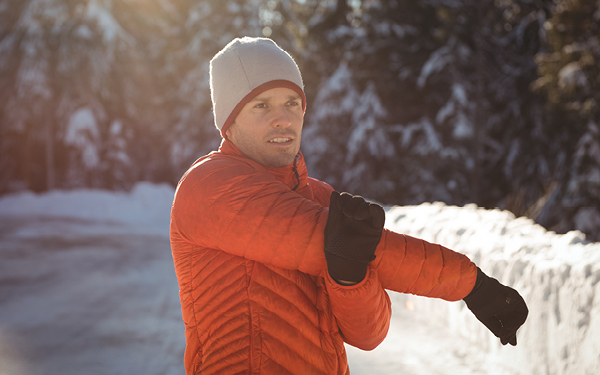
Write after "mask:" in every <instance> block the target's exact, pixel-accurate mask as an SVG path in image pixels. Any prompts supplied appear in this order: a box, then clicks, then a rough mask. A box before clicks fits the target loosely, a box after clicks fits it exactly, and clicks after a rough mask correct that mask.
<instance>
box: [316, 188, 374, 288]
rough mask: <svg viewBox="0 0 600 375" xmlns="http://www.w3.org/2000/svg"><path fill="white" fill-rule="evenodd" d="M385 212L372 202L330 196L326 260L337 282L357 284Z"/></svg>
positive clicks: (355, 197)
mask: <svg viewBox="0 0 600 375" xmlns="http://www.w3.org/2000/svg"><path fill="white" fill-rule="evenodd" d="M384 223H385V212H384V210H383V208H382V207H381V206H380V205H378V204H375V203H371V202H367V201H365V200H364V198H363V197H361V196H358V195H352V194H348V193H341V194H340V193H338V192H337V191H334V192H333V193H331V197H330V200H329V217H328V218H327V225H326V226H325V259H326V260H327V269H328V270H329V275H331V277H332V278H333V279H335V280H336V281H350V282H355V283H357V282H360V281H361V280H362V279H364V277H365V275H366V273H367V267H368V265H369V262H371V261H372V260H373V259H375V248H376V247H377V245H378V244H379V240H380V239H381V233H382V232H383V224H384Z"/></svg>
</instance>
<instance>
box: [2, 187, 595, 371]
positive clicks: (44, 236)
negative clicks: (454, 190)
mask: <svg viewBox="0 0 600 375" xmlns="http://www.w3.org/2000/svg"><path fill="white" fill-rule="evenodd" d="M173 194H174V191H173V188H172V187H171V186H169V185H156V184H151V183H147V182H144V183H138V184H137V185H135V186H134V188H133V189H132V190H131V191H130V192H107V191H102V190H89V189H88V190H73V191H52V192H49V193H45V194H37V195H36V194H33V193H29V192H23V193H18V194H14V195H9V196H4V197H2V198H0V311H2V314H0V363H2V366H0V374H1V375H5V374H11V375H21V374H23V375H25V374H27V375H31V374H49V373H61V374H79V373H86V374H104V373H112V374H120V373H123V374H130V373H146V374H165V373H168V374H177V373H180V374H181V373H183V357H182V356H183V345H184V335H183V323H182V322H181V314H180V306H179V298H178V295H177V284H176V279H175V274H174V269H173V264H172V259H171V256H170V249H169V244H168V225H169V211H170V206H171V202H172V198H173ZM386 211H387V218H386V220H387V223H386V226H387V227H388V228H389V229H392V230H395V231H399V232H402V233H406V234H408V235H413V236H415V237H420V238H423V239H426V240H428V241H431V242H435V243H441V244H443V245H445V246H447V247H449V248H452V249H454V250H456V251H459V252H463V253H465V254H467V255H468V256H469V257H470V258H471V259H472V260H473V261H475V262H476V263H477V264H478V265H479V266H480V267H481V268H482V269H483V270H484V271H485V272H486V273H487V274H489V275H491V276H493V277H495V278H497V279H499V280H500V281H501V282H503V283H505V284H507V285H510V286H512V287H514V288H516V289H517V290H519V292H520V293H521V294H522V295H523V297H524V299H525V300H526V302H527V304H528V307H529V310H530V315H529V318H528V320H527V322H526V323H525V325H524V326H523V327H522V328H521V330H520V331H519V333H518V345H517V346H516V347H510V346H509V347H504V346H501V345H500V343H499V340H497V339H496V338H495V337H493V335H492V334H491V333H490V332H489V331H488V330H487V329H486V328H485V327H483V325H482V324H481V323H479V322H478V321H477V320H476V319H475V318H474V317H473V316H472V314H471V313H470V312H469V311H468V309H466V307H465V305H464V303H463V302H445V301H441V300H435V299H426V298H422V297H417V296H412V295H403V294H398V293H390V297H391V299H392V303H393V318H392V323H391V328H390V332H389V334H388V337H387V338H386V340H385V341H384V343H383V344H381V345H380V346H379V347H378V348H377V349H375V350H374V351H371V352H363V351H360V350H358V349H355V348H352V347H348V348H347V349H348V358H349V362H350V366H351V371H352V374H353V375H360V374H374V373H377V374H379V373H381V374H384V373H399V374H404V375H421V374H483V375H486V374H487V375H499V374H515V375H530V374H531V375H537V374H565V375H567V374H568V375H570V374H573V375H575V374H577V375H580V374H596V373H598V370H599V369H600V356H599V355H598V353H600V298H598V297H596V296H597V295H600V290H599V289H598V288H600V286H599V285H600V283H599V281H600V243H588V242H587V241H586V240H585V236H584V235H583V234H582V233H581V232H578V231H573V232H569V233H567V234H564V235H557V234H555V233H553V232H548V231H546V230H545V229H544V228H542V227H541V226H539V225H536V224H534V223H533V222H532V221H531V220H529V219H525V218H515V217H514V216H513V215H512V214H511V213H509V212H506V211H500V210H484V209H481V208H478V207H476V206H474V205H468V206H465V207H451V206H446V205H445V204H442V203H433V204H429V203H427V204H421V205H419V206H408V207H397V206H396V207H388V208H386ZM157 353H160V355H156V354H157Z"/></svg>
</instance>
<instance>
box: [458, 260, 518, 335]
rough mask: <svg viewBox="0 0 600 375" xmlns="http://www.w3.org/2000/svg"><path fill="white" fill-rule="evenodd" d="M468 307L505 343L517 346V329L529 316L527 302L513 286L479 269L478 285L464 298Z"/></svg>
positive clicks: (476, 283)
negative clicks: (508, 285) (501, 282)
mask: <svg viewBox="0 0 600 375" xmlns="http://www.w3.org/2000/svg"><path fill="white" fill-rule="evenodd" d="M464 301H465V302H466V303H467V307H468V308H469V310H471V312H472V313H473V314H474V315H475V317H476V318H477V319H479V321H480V322H481V323H483V324H484V325H485V326H486V327H487V328H488V329H489V330H490V331H492V333H493V334H494V335H496V337H499V338H500V342H501V343H502V345H506V344H508V343H510V344H511V345H512V346H516V345H517V330H518V329H519V327H521V326H522V325H523V323H525V320H526V319H527V314H528V313H529V310H527V305H526V304H525V301H524V300H523V297H521V295H520V294H519V292H517V291H516V290H514V289H513V288H510V287H507V286H505V285H502V284H500V282H498V280H496V279H494V278H491V277H489V276H487V275H486V274H485V273H483V272H482V271H481V270H480V269H479V267H478V268H477V281H476V282H475V287H474V288H473V290H472V291H471V293H469V295H468V296H466V297H465V298H464Z"/></svg>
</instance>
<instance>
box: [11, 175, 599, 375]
mask: <svg viewBox="0 0 600 375" xmlns="http://www.w3.org/2000/svg"><path fill="white" fill-rule="evenodd" d="M173 193H174V191H173V188H172V187H170V186H167V185H153V184H149V183H140V184H138V185H136V186H135V188H134V189H133V190H132V191H131V192H129V193H114V192H106V191H97V190H76V191H71V192H66V191H55V192H50V193H47V194H40V195H34V194H31V193H20V194H15V195H10V196H5V197H2V198H0V216H5V217H6V216H8V217H25V218H31V217H49V218H52V217H60V218H62V219H69V218H73V219H77V220H80V221H82V222H84V223H85V222H88V224H85V225H84V224H82V225H72V223H68V225H65V224H64V220H63V222H62V224H61V222H60V221H59V220H57V223H55V225H49V224H48V220H45V221H44V225H43V226H42V225H37V224H36V225H29V226H27V227H16V230H17V231H18V237H23V236H25V237H27V236H28V235H31V234H32V232H31V231H37V234H38V235H39V231H48V232H50V231H56V233H54V235H55V236H65V232H64V228H68V230H69V231H75V230H80V229H81V230H82V231H93V232H94V233H99V232H101V233H105V232H106V231H113V232H114V231H116V232H118V233H123V232H126V231H127V232H130V231H140V232H141V233H152V234H159V235H162V236H167V234H168V223H169V211H170V206H171V202H172V198H173ZM89 222H96V223H99V224H94V225H91V224H89ZM386 225H387V227H388V228H390V229H392V230H395V231H398V232H401V233H406V234H409V235H413V236H415V237H420V238H423V239H426V240H428V241H431V242H435V243H440V244H443V245H444V246H447V247H449V248H452V249H454V250H457V251H459V252H463V253H465V254H467V255H468V256H469V257H470V258H471V259H472V260H474V261H475V262H476V263H477V264H478V265H479V266H480V267H481V268H482V269H483V270H484V271H485V272H486V273H488V274H489V275H491V276H494V277H496V278H498V279H500V280H501V281H503V282H504V283H506V284H508V285H511V286H513V287H515V288H516V289H518V290H519V292H520V293H521V294H522V295H523V297H524V298H525V300H526V301H527V303H528V306H529V310H530V315H529V319H528V321H527V322H526V323H525V325H524V326H523V328H522V329H521V330H520V331H519V334H518V342H519V344H518V346H517V347H514V348H513V347H502V346H501V345H500V343H499V340H497V339H496V338H495V337H493V336H492V334H491V333H490V332H489V331H488V330H487V329H486V328H485V327H483V325H482V324H481V323H479V322H478V321H477V320H476V319H475V318H474V317H473V316H472V314H471V313H470V312H469V311H468V310H467V309H466V307H465V306H464V304H463V303H462V302H452V303H448V302H445V301H440V300H432V299H425V298H419V297H414V296H406V295H401V294H396V293H390V294H391V298H392V300H393V301H394V309H406V311H397V313H395V314H394V319H397V320H398V322H400V321H402V320H404V319H406V320H409V321H410V322H413V320H411V319H412V318H411V316H414V315H415V314H416V315H418V317H419V322H423V324H425V322H428V324H431V327H432V328H428V329H424V330H423V331H416V332H413V333H415V335H420V334H421V333H422V332H425V333H431V338H430V339H429V340H436V338H437V337H438V335H437V333H436V330H437V329H438V327H444V326H448V327H450V330H451V332H452V333H454V334H456V335H459V336H461V339H457V340H456V342H454V341H452V335H450V336H448V334H447V333H444V334H442V332H441V330H440V334H439V340H440V342H442V344H441V345H443V346H442V347H449V346H451V345H454V346H456V347H452V348H451V351H452V352H456V353H458V354H457V355H456V356H455V355H454V354H452V355H453V356H454V357H457V358H460V359H463V358H464V361H465V362H472V361H476V362H477V366H478V367H482V368H485V371H484V370H482V372H481V373H484V374H506V373H507V372H506V371H505V370H497V371H495V370H490V369H496V368H497V369H500V368H505V367H510V368H511V370H510V374H515V375H518V374H520V375H537V374H544V375H546V374H564V375H567V374H568V375H571V374H572V375H587V374H590V375H591V374H597V373H600V354H599V353H600V290H599V289H598V288H600V286H599V285H600V283H598V281H600V243H590V244H586V241H585V239H584V237H583V235H582V234H581V233H579V232H571V233H568V234H565V235H556V234H554V233H552V232H547V231H546V230H545V229H544V228H542V227H540V226H538V225H535V224H534V223H533V222H532V221H530V220H528V219H523V218H518V219H516V218H515V217H514V216H513V215H512V214H510V213H508V212H502V211H499V210H491V211H490V210H483V209H480V208H477V207H475V206H466V207H462V208H460V207H450V206H446V205H444V204H440V203H435V204H422V205H420V206H412V207H391V208H389V209H387V224H386ZM11 238H12V237H11ZM59 243H60V242H59ZM4 250H6V249H4V248H0V251H4ZM166 251H167V252H168V246H167V248H166ZM167 258H168V257H167ZM165 259H166V258H165ZM171 268H172V265H170V266H169V269H171ZM138 276H139V275H137V274H136V275H135V277H138ZM131 278H132V279H134V276H131ZM407 302H408V303H407ZM405 306H406V307H408V308H405ZM176 309H178V307H176ZM396 327H399V328H398V332H393V333H391V334H390V340H386V341H385V342H384V343H383V344H382V351H381V352H377V350H376V351H375V352H368V353H364V356H362V354H361V356H360V357H354V358H355V359H353V358H350V362H351V365H352V363H353V361H354V363H355V367H356V363H357V361H363V362H361V363H363V364H364V366H363V367H364V368H365V369H369V368H371V369H372V368H374V367H373V365H370V364H369V363H370V362H373V363H378V364H379V367H378V368H386V366H392V364H390V363H391V361H392V360H394V359H395V358H391V357H390V354H389V353H395V352H397V351H398V350H399V349H398V346H397V345H399V343H400V342H401V341H402V338H404V337H406V334H407V333H409V332H407V331H406V330H407V328H405V327H406V326H402V324H397V325H396ZM177 334H178V335H179V333H177ZM170 339H173V340H183V336H177V337H176V338H170ZM425 341H427V340H425ZM465 343H470V344H465ZM386 345H387V346H386ZM410 345H413V346H414V345H419V344H418V343H416V342H414V341H413V342H411V343H410ZM465 345H470V347H464V346H465ZM386 348H389V349H386ZM0 349H1V347H0ZM413 349H414V350H413V352H420V351H423V352H426V353H436V352H435V351H433V350H431V351H429V352H428V351H427V348H426V347H416V346H415V347H414V348H413ZM378 350H379V348H378ZM377 353H380V354H377ZM405 353H406V351H405ZM0 354H1V353H0ZM349 357H350V354H349ZM362 358H364V360H363V359H362ZM446 362H447V361H443V360H440V359H439V358H438V359H437V361H433V362H432V363H433V364H434V367H435V368H437V367H438V366H439V367H441V366H443V363H446ZM499 363H502V366H500V365H499ZM459 364H460V363H459ZM419 366H421V365H420V364H419ZM419 366H415V367H419ZM390 370H394V372H396V373H402V371H403V370H401V369H400V368H390ZM444 370H446V369H444V368H440V372H439V373H448V374H449V373H452V374H454V373H465V372H460V371H458V372H457V371H452V370H450V369H448V372H443V371H444ZM0 373H1V372H0ZM358 373H360V366H359V367H358V372H357V374H358ZM363 373H368V372H367V371H366V370H365V372H363ZM404 373H411V374H413V373H415V374H416V372H404ZM423 373H432V371H430V372H427V371H425V372H423ZM474 373H479V372H474ZM419 374H420V373H419Z"/></svg>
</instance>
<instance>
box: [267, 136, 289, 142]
mask: <svg viewBox="0 0 600 375" xmlns="http://www.w3.org/2000/svg"><path fill="white" fill-rule="evenodd" d="M291 141H293V138H288V137H279V138H273V139H269V141H268V142H269V143H288V142H291Z"/></svg>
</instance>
